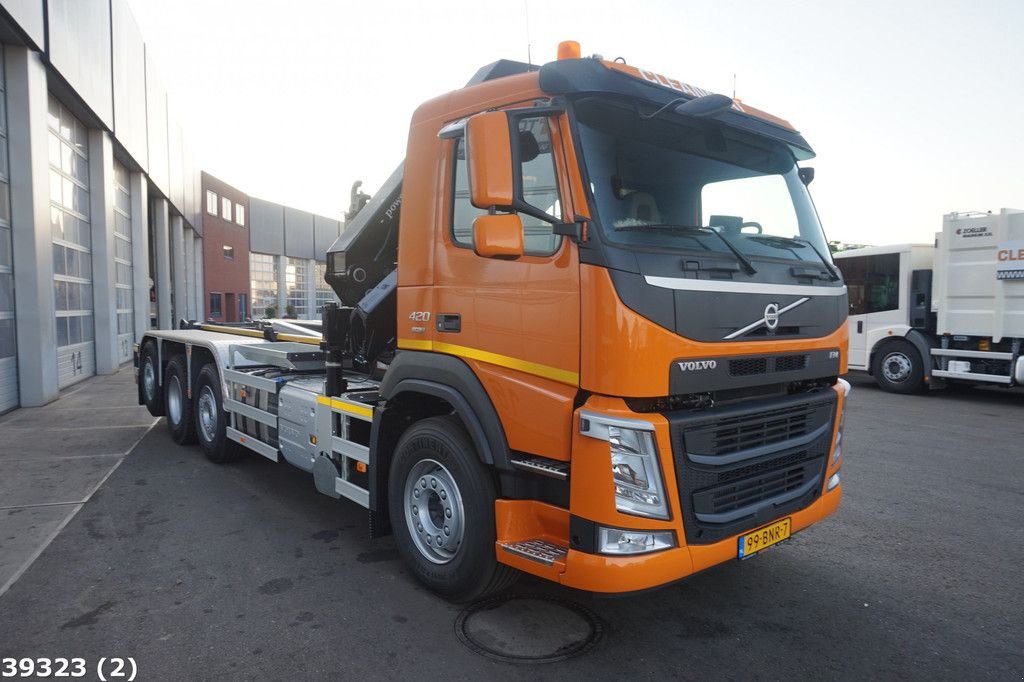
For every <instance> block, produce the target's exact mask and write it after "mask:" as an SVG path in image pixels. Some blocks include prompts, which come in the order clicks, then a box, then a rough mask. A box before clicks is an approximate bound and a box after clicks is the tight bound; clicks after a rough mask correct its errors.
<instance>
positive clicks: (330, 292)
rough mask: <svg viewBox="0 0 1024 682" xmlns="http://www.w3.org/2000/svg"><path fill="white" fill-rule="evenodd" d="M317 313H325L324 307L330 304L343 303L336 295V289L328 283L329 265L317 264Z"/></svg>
mask: <svg viewBox="0 0 1024 682" xmlns="http://www.w3.org/2000/svg"><path fill="white" fill-rule="evenodd" d="M315 274H316V313H317V314H318V315H319V314H321V313H323V310H324V306H325V305H326V304H328V303H337V304H338V305H341V301H340V300H339V299H338V297H337V296H336V295H335V294H334V289H332V288H331V285H330V284H328V283H327V263H317V264H316V270H315Z"/></svg>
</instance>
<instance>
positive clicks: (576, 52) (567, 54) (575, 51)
mask: <svg viewBox="0 0 1024 682" xmlns="http://www.w3.org/2000/svg"><path fill="white" fill-rule="evenodd" d="M580 54H581V53H580V44H579V43H578V42H576V41H575V40H563V41H562V42H560V43H558V58H559V59H579V58H580Z"/></svg>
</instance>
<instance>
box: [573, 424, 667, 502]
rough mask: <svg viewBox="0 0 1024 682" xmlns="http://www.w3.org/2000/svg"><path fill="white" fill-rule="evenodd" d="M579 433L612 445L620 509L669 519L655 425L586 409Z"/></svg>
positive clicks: (616, 491)
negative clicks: (655, 443)
mask: <svg viewBox="0 0 1024 682" xmlns="http://www.w3.org/2000/svg"><path fill="white" fill-rule="evenodd" d="M580 433H582V434H583V435H584V436H589V437H591V438H596V439H598V440H604V441H607V442H608V444H609V451H610V454H611V465H612V482H613V483H614V485H615V508H616V509H617V510H618V511H620V512H623V513H625V514H635V515H637V516H646V517H649V518H654V519H667V518H668V502H667V501H666V500H665V489H664V486H663V485H662V480H661V464H660V462H659V461H658V449H657V447H656V446H655V445H654V425H653V424H651V423H650V422H645V421H640V420H635V419H618V418H615V417H608V416H605V415H600V414H597V413H594V412H587V411H584V412H582V413H580Z"/></svg>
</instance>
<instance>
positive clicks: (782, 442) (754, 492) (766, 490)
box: [666, 390, 836, 544]
mask: <svg viewBox="0 0 1024 682" xmlns="http://www.w3.org/2000/svg"><path fill="white" fill-rule="evenodd" d="M835 405H836V397H835V393H834V392H833V391H831V390H827V391H820V392H818V393H810V394H804V395H797V396H786V397H784V398H770V399H764V400H754V401H748V402H747V403H746V404H739V405H729V406H727V407H723V408H712V409H709V410H704V411H701V412H696V413H690V414H681V415H680V414H666V417H667V418H668V419H669V422H670V429H671V433H672V448H673V459H674V461H675V465H676V479H677V480H678V485H679V497H680V502H681V506H682V510H683V525H684V530H685V532H686V537H687V542H688V543H690V544H708V543H712V542H716V541H718V540H720V539H722V538H724V537H728V536H730V535H734V534H736V533H741V532H744V531H745V530H749V529H752V528H756V527H757V526H759V525H763V524H764V523H767V522H769V521H772V520H773V519H776V518H778V517H779V516H781V515H783V514H786V513H790V512H793V511H796V510H798V509H802V508H803V507H805V506H807V505H808V504H810V503H811V502H812V501H813V500H814V499H816V498H817V497H818V495H819V494H820V493H821V487H822V486H821V478H822V476H823V475H824V471H825V464H826V460H827V456H828V451H829V446H830V445H831V436H832V428H831V425H832V424H834V418H835V417H834V415H835ZM695 460H697V461H695ZM786 495H795V496H794V497H793V498H792V499H786V500H785V501H784V502H783V503H781V504H779V505H774V504H771V503H770V502H769V501H770V500H773V499H776V498H779V497H780V496H786Z"/></svg>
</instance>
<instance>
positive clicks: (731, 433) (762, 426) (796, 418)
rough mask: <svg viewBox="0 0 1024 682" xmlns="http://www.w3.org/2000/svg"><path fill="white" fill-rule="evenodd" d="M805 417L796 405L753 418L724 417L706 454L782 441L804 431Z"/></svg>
mask: <svg viewBox="0 0 1024 682" xmlns="http://www.w3.org/2000/svg"><path fill="white" fill-rule="evenodd" d="M807 417H808V413H807V412H806V411H804V410H800V409H797V410H774V411H771V412H767V413H763V414H758V415H757V416H756V417H755V418H754V419H750V418H744V417H738V418H736V419H732V420H727V422H726V423H725V424H723V425H722V427H721V428H718V429H715V431H714V432H713V434H712V436H711V452H710V453H708V454H714V455H722V454H727V453H731V452H739V451H741V450H749V449H750V448H754V447H759V446H763V445H771V444H772V443H784V442H786V441H787V440H792V439H793V438H797V437H799V436H802V435H804V434H805V433H807V423H808V422H807ZM702 440H703V439H702ZM691 452H693V450H691ZM702 454H703V453H702Z"/></svg>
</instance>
